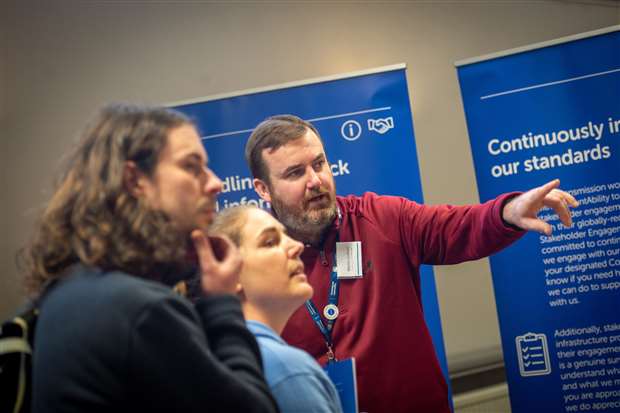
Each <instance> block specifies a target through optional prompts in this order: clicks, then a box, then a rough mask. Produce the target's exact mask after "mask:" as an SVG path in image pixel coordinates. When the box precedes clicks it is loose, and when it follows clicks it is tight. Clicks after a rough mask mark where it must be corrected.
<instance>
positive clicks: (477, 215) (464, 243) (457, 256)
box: [399, 193, 525, 265]
mask: <svg viewBox="0 0 620 413" xmlns="http://www.w3.org/2000/svg"><path fill="white" fill-rule="evenodd" d="M513 196H515V194H514V193H509V194H504V195H501V196H499V197H498V198H496V199H493V200H491V201H488V202H486V203H483V204H477V205H465V206H452V205H435V206H428V205H420V204H416V203H415V202H412V201H409V200H406V199H403V200H402V201H401V202H402V203H401V211H400V218H399V220H400V225H399V228H400V231H401V234H400V236H401V239H402V242H403V244H404V245H405V249H406V250H407V252H408V253H409V254H410V256H411V257H412V258H413V259H414V260H419V262H415V264H416V265H419V264H433V265H437V264H456V263H460V262H463V261H470V260H476V259H479V258H483V257H487V256H489V255H491V254H494V253H496V252H498V251H500V250H501V249H503V248H505V247H507V246H508V245H510V244H512V243H513V242H514V241H516V240H517V239H519V238H520V237H521V236H523V234H525V231H521V230H518V229H516V228H514V227H509V226H507V225H506V224H504V222H503V220H502V218H501V212H502V208H503V205H504V204H505V201H506V200H507V199H509V198H510V197H513Z"/></svg>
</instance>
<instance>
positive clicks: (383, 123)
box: [368, 116, 394, 135]
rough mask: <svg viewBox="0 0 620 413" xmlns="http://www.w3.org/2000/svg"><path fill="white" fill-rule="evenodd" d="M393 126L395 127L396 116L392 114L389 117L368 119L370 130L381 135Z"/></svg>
mask: <svg viewBox="0 0 620 413" xmlns="http://www.w3.org/2000/svg"><path fill="white" fill-rule="evenodd" d="M392 128H394V118H393V117H392V116H390V117H387V118H379V119H368V130H371V131H375V132H378V133H380V134H381V135H383V134H384V133H385V132H387V131H389V130H390V129H392Z"/></svg>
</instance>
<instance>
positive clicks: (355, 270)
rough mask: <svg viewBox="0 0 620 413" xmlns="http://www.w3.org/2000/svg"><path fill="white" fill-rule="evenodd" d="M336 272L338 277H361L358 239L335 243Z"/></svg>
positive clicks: (360, 251)
mask: <svg viewBox="0 0 620 413" xmlns="http://www.w3.org/2000/svg"><path fill="white" fill-rule="evenodd" d="M336 273H337V274H338V278H361V277H362V275H363V274H362V243H361V242H360V241H353V242H337V243H336Z"/></svg>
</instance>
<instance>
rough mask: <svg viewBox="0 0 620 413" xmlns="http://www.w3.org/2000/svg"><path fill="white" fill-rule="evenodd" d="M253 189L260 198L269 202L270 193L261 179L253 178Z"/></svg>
mask: <svg viewBox="0 0 620 413" xmlns="http://www.w3.org/2000/svg"><path fill="white" fill-rule="evenodd" d="M252 183H254V190H255V191H256V193H257V194H258V196H260V197H261V198H262V199H264V200H265V201H267V202H271V193H270V192H269V186H268V185H267V184H266V183H265V182H264V181H263V180H261V179H258V178H254V180H253V181H252Z"/></svg>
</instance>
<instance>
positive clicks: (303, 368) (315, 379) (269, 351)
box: [247, 320, 342, 413]
mask: <svg viewBox="0 0 620 413" xmlns="http://www.w3.org/2000/svg"><path fill="white" fill-rule="evenodd" d="M247 325H248V329H249V330H250V331H251V332H252V333H254V335H255V336H256V340H257V341H258V346H259V347H260V352H261V355H262V359H263V365H264V368H265V378H266V379H267V383H268V384H269V387H270V388H271V392H272V393H273V395H274V397H275V398H276V401H277V402H278V406H279V407H280V410H281V411H282V413H301V412H304V413H305V412H312V413H315V412H316V413H318V412H321V413H323V412H330V413H332V412H333V413H342V407H341V406H340V399H339V398H338V392H337V391H336V388H335V387H334V385H333V383H332V382H331V381H330V380H329V377H327V374H325V372H324V371H323V369H321V367H320V366H319V364H318V363H317V362H316V361H315V360H314V359H313V358H312V357H311V356H310V355H309V354H308V353H306V352H305V351H303V350H300V349H298V348H295V347H293V346H289V345H288V344H286V343H285V342H284V340H282V338H281V337H280V336H279V335H277V334H276V332H275V331H273V330H272V329H271V328H270V327H268V326H266V325H265V324H263V323H260V322H258V321H254V320H248V321H247Z"/></svg>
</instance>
